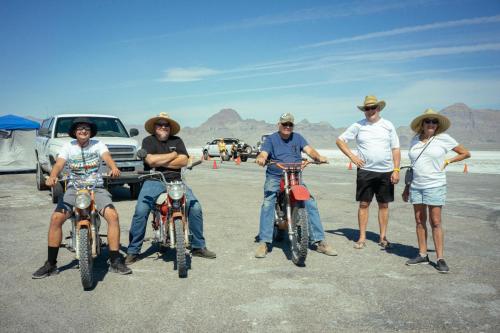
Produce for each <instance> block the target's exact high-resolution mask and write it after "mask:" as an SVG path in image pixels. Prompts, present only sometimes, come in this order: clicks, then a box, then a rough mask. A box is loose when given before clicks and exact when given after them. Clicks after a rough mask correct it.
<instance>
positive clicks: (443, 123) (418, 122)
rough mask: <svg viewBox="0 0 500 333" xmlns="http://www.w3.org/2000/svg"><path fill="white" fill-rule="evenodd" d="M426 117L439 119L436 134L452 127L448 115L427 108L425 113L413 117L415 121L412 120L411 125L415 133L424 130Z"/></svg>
mask: <svg viewBox="0 0 500 333" xmlns="http://www.w3.org/2000/svg"><path fill="white" fill-rule="evenodd" d="M424 119H437V120H438V121H439V124H438V128H437V129H436V132H435V133H434V135H438V134H439V133H443V132H444V131H446V130H447V129H448V128H450V125H451V122H450V120H449V119H448V118H447V117H445V116H443V115H441V114H439V113H437V112H436V111H434V110H433V109H427V110H425V111H424V113H423V114H421V115H420V116H418V117H417V118H415V119H413V121H412V122H411V125H410V127H411V129H412V130H413V131H414V132H415V133H421V132H422V122H423V121H424Z"/></svg>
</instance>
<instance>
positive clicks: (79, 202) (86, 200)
mask: <svg viewBox="0 0 500 333" xmlns="http://www.w3.org/2000/svg"><path fill="white" fill-rule="evenodd" d="M90 201H91V200H90V195H89V194H88V193H80V194H78V195H77V196H76V201H75V206H76V207H77V208H79V209H85V208H87V207H88V206H90Z"/></svg>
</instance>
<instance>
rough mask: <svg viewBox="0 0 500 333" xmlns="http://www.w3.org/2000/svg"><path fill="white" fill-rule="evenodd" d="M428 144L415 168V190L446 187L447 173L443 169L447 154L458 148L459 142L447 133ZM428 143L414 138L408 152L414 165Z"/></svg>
mask: <svg viewBox="0 0 500 333" xmlns="http://www.w3.org/2000/svg"><path fill="white" fill-rule="evenodd" d="M427 142H430V143H429V146H428V147H427V148H425V150H424V152H423V153H422V155H420V157H419V158H418V160H417V162H415V165H414V166H413V182H412V183H411V187H412V188H414V189H419V190H421V189H426V188H433V187H439V186H443V185H446V173H445V171H444V170H441V168H442V167H443V165H444V160H445V157H446V154H447V153H448V152H449V151H450V150H452V149H453V148H455V147H456V146H458V142H457V141H455V139H453V138H452V137H451V136H449V135H448V134H446V133H441V134H438V135H436V136H435V137H434V139H432V142H431V141H430V140H429V141H427ZM427 142H426V143H427ZM426 143H423V142H422V141H420V138H419V135H416V136H415V137H413V139H412V140H411V143H410V150H409V151H408V156H409V157H410V161H411V163H412V164H413V163H414V161H415V159H417V156H418V155H419V154H420V153H421V152H422V149H423V148H424V147H425V145H426Z"/></svg>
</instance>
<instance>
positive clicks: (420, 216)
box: [413, 205, 427, 255]
mask: <svg viewBox="0 0 500 333" xmlns="http://www.w3.org/2000/svg"><path fill="white" fill-rule="evenodd" d="M426 208H427V205H413V211H414V213H415V224H416V231H417V241H418V251H419V253H420V254H421V255H426V254H427V211H426Z"/></svg>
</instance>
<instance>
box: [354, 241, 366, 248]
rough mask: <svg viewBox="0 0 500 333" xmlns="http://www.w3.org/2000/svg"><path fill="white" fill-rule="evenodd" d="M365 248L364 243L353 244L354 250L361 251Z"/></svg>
mask: <svg viewBox="0 0 500 333" xmlns="http://www.w3.org/2000/svg"><path fill="white" fill-rule="evenodd" d="M365 247H366V243H365V242H356V243H354V248H355V249H356V250H361V249H363V248H365Z"/></svg>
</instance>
